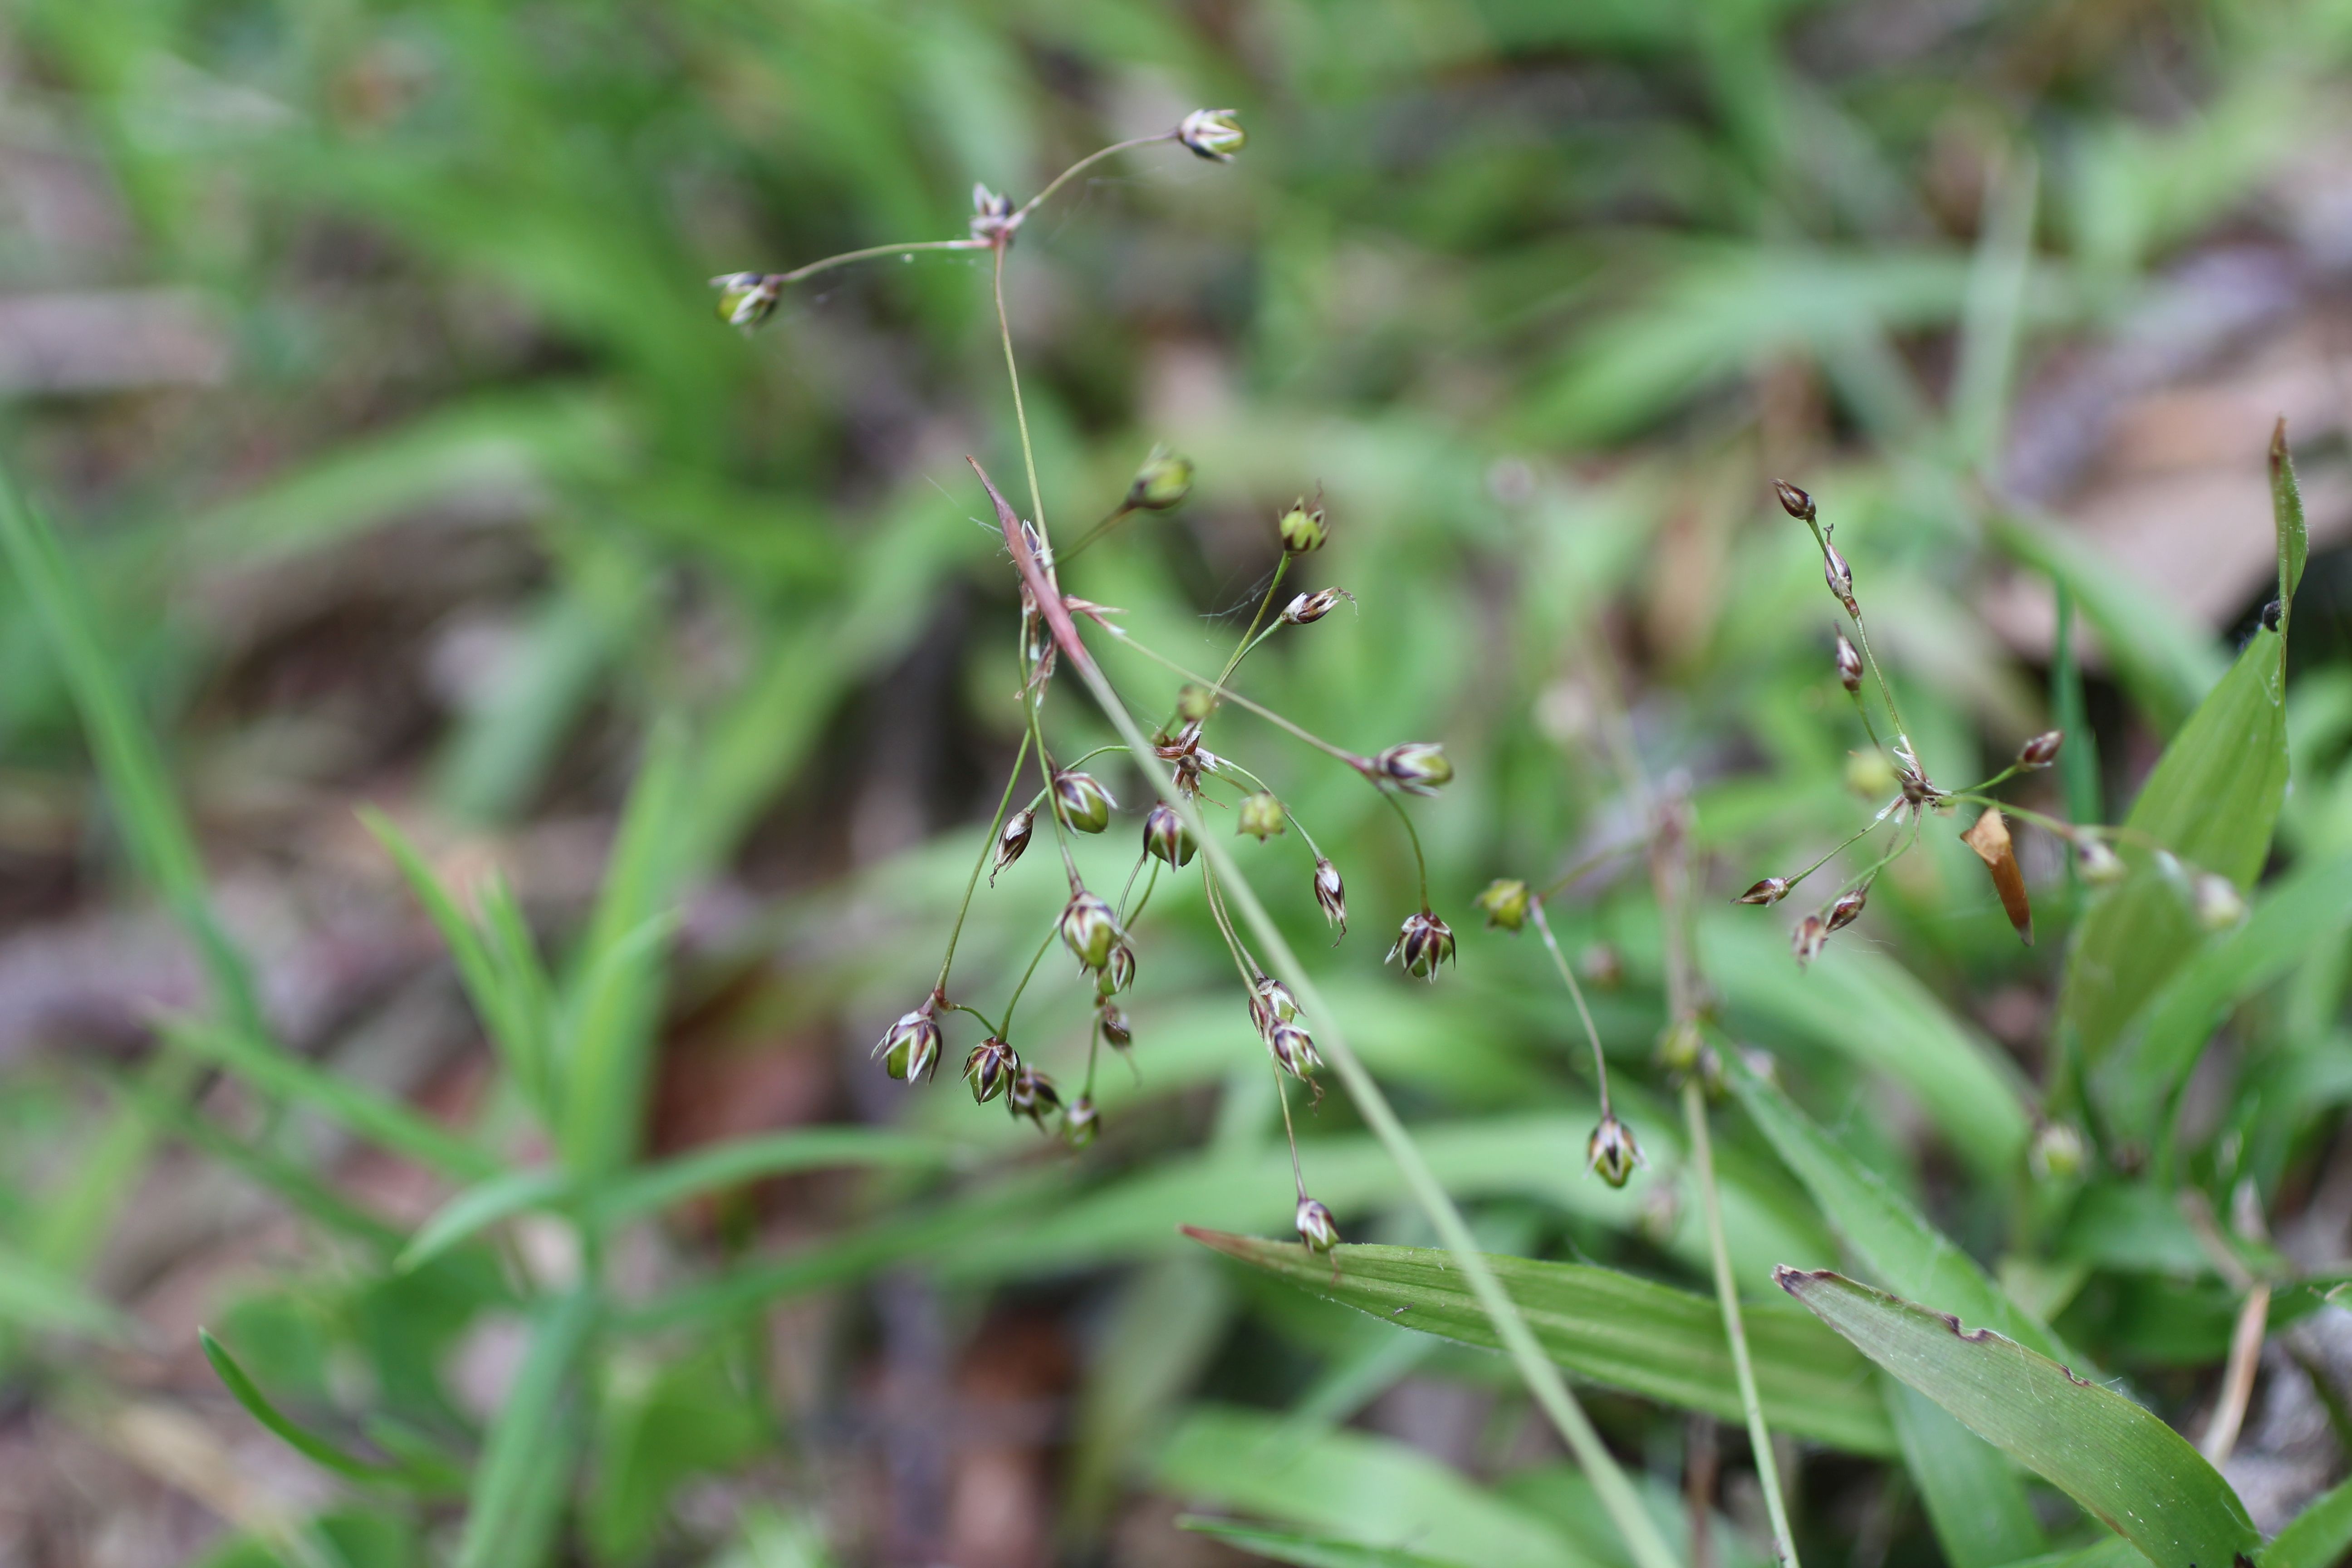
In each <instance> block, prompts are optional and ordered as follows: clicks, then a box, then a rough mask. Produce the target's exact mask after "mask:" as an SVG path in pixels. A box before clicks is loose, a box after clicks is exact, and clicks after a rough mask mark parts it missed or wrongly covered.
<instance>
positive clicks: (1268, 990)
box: [1250, 974, 1298, 1031]
mask: <svg viewBox="0 0 2352 1568" xmlns="http://www.w3.org/2000/svg"><path fill="white" fill-rule="evenodd" d="M1250 989H1251V990H1252V992H1253V993H1254V994H1253V996H1252V997H1251V1002H1252V1004H1253V1007H1252V1014H1253V1016H1255V1011H1256V1009H1257V1008H1258V1007H1263V1008H1264V1009H1265V1017H1266V1022H1265V1023H1262V1024H1260V1025H1259V1026H1258V1028H1259V1029H1260V1030H1261V1031H1264V1030H1265V1029H1268V1028H1271V1027H1273V1026H1274V1025H1276V1024H1286V1023H1288V1022H1290V1020H1292V1019H1293V1018H1296V1017H1297V1016H1298V998H1297V997H1296V996H1293V995H1292V994H1290V987H1289V986H1287V985H1285V984H1283V983H1282V982H1281V981H1279V980H1276V978H1275V977H1274V976H1273V975H1271V974H1261V975H1259V976H1258V977H1257V983H1256V984H1255V985H1253V986H1252V987H1251V988H1250Z"/></svg>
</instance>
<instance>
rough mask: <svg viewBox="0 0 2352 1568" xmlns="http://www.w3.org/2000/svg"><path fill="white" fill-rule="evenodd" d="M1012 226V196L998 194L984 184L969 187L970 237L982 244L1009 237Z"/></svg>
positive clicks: (989, 243) (1011, 232)
mask: <svg viewBox="0 0 2352 1568" xmlns="http://www.w3.org/2000/svg"><path fill="white" fill-rule="evenodd" d="M1013 227H1014V219H1013V198H1012V197H1011V196H1000V195H997V194H996V193H995V192H994V191H992V190H990V189H989V188H988V187H987V186H986V185H982V184H974V185H973V186H972V187H971V237H972V238H974V239H976V240H979V241H981V242H982V244H984V245H993V244H994V243H996V241H997V240H998V239H999V238H1000V237H1003V238H1006V239H1010V238H1011V237H1012V234H1013Z"/></svg>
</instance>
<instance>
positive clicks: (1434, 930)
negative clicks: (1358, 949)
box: [1381, 910, 1454, 981]
mask: <svg viewBox="0 0 2352 1568" xmlns="http://www.w3.org/2000/svg"><path fill="white" fill-rule="evenodd" d="M1453 956H1454V931H1453V930H1452V928H1450V927H1449V926H1447V925H1446V923H1445V922H1444V921H1442V920H1439V919H1438V918H1437V917H1436V916H1435V915H1433V914H1431V913H1430V912H1429V911H1428V910H1422V911H1421V912H1420V913H1418V914H1411V915H1407V916H1405V918H1404V925H1403V927H1402V929H1401V930H1400V931H1398V932H1397V939H1396V945H1395V946H1393V947H1391V948H1390V949H1389V955H1388V958H1384V959H1382V960H1381V963H1388V962H1390V960H1391V959H1393V960H1396V961H1398V962H1399V963H1401V964H1402V967H1403V969H1404V972H1405V973H1407V974H1409V975H1411V976H1412V978H1414V979H1415V980H1429V981H1434V980H1435V979H1436V978H1437V966H1438V965H1439V964H1441V963H1444V962H1445V961H1446V960H1447V959H1449V958H1452V957H1453Z"/></svg>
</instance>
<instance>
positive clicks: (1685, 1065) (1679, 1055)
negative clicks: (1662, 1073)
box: [1657, 1018, 1706, 1078]
mask: <svg viewBox="0 0 2352 1568" xmlns="http://www.w3.org/2000/svg"><path fill="white" fill-rule="evenodd" d="M1705 1045H1706V1039H1705V1037H1703V1036H1701V1035H1700V1033H1699V1028H1698V1020H1697V1019H1696V1018H1676V1019H1675V1021H1674V1022H1673V1023H1671V1024H1668V1025H1667V1026H1665V1027H1664V1028H1663V1029H1661V1030H1659V1031H1658V1049H1657V1058H1658V1065H1659V1066H1660V1067H1662V1068H1664V1069H1665V1070H1666V1072H1667V1073H1668V1075H1669V1076H1671V1077H1675V1078H1680V1077H1681V1076H1682V1075H1683V1074H1685V1073H1686V1072H1688V1071H1690V1070H1691V1068H1695V1067H1696V1066H1697V1065H1698V1053H1699V1051H1700V1049H1701V1047H1704V1046H1705Z"/></svg>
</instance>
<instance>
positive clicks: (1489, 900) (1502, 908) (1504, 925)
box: [1471, 877, 1535, 931]
mask: <svg viewBox="0 0 2352 1568" xmlns="http://www.w3.org/2000/svg"><path fill="white" fill-rule="evenodd" d="M1534 900H1535V895H1534V894H1533V893H1532V892H1530V891H1529V890H1528V885H1527V884H1526V883H1525V882H1522V881H1520V880H1518V879H1517V878H1514V877H1497V878H1496V879H1494V880H1493V881H1491V882H1489V883H1487V884H1486V891H1485V892H1483V893H1480V894H1479V895H1478V896H1477V898H1475V900H1471V901H1472V902H1474V903H1475V904H1476V905H1477V906H1478V907H1479V908H1480V909H1482V910H1486V929H1487V930H1488V931H1493V930H1495V929H1496V927H1500V928H1501V929H1503V930H1504V931H1517V930H1518V929H1519V928H1520V927H1522V926H1524V925H1526V924H1527V923H1528V906H1529V905H1530V904H1531V903H1533V902H1534Z"/></svg>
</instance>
